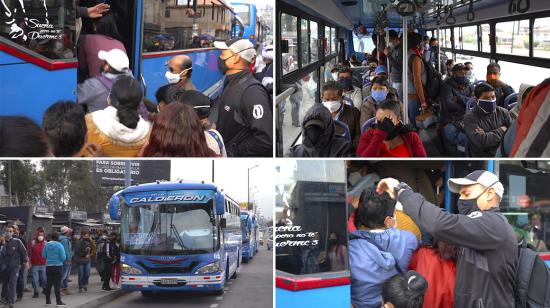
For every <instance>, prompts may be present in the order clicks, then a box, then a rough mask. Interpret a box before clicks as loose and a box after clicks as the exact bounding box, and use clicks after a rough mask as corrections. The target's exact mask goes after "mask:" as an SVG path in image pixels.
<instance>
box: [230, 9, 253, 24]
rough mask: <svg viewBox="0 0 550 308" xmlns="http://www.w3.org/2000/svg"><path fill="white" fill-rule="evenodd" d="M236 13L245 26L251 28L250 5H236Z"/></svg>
mask: <svg viewBox="0 0 550 308" xmlns="http://www.w3.org/2000/svg"><path fill="white" fill-rule="evenodd" d="M233 8H234V9H235V13H237V15H238V16H239V17H240V18H241V20H242V21H243V23H244V25H245V26H250V6H249V5H248V4H234V5H233Z"/></svg>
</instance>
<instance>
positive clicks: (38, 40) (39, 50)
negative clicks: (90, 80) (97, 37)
mask: <svg viewBox="0 0 550 308" xmlns="http://www.w3.org/2000/svg"><path fill="white" fill-rule="evenodd" d="M74 3H75V2H74V1H53V2H52V1H47V2H44V5H43V4H42V3H41V4H37V3H35V1H31V0H24V1H23V0H22V1H7V2H6V4H5V5H4V6H1V7H0V93H2V95H1V96H0V115H24V116H28V117H30V118H32V119H33V120H35V121H37V122H38V123H41V121H42V114H43V113H44V111H45V110H46V109H47V108H48V107H49V106H50V105H51V104H53V103H54V102H55V101H58V100H72V101H76V86H77V83H79V82H82V81H83V77H80V78H79V77H78V76H79V69H78V67H79V61H78V58H77V49H78V48H77V45H78V44H77V42H78V39H79V37H81V36H82V35H85V33H91V31H92V30H90V29H91V28H92V25H91V20H90V19H87V18H79V19H77V18H76V16H75V9H76V8H75V6H74ZM106 3H108V4H110V6H111V9H110V12H111V13H112V14H114V15H115V16H116V20H117V26H118V30H119V32H120V35H121V37H122V43H123V44H124V47H125V49H126V52H127V54H128V57H129V59H130V68H131V70H132V73H133V75H134V76H135V77H136V78H137V79H139V80H140V82H141V83H142V85H143V88H144V90H145V93H146V96H147V98H149V99H150V100H152V101H153V102H154V101H156V100H155V96H154V95H155V92H156V91H157V89H158V88H159V87H161V86H163V85H165V84H167V81H166V78H165V76H164V75H165V72H166V70H167V68H166V66H165V63H166V62H167V61H168V60H169V59H170V58H171V57H173V56H175V55H180V54H186V55H188V56H190V57H191V58H192V60H193V75H192V78H191V79H192V82H193V84H194V86H195V87H196V89H197V90H199V91H201V92H203V93H204V94H205V95H208V96H209V97H210V98H212V99H215V98H217V97H219V95H220V94H221V91H222V90H223V80H224V78H223V75H221V74H220V72H219V71H218V68H217V58H218V57H219V54H220V51H219V50H217V49H215V48H214V47H213V41H215V40H227V39H230V38H232V33H234V31H233V27H235V26H236V25H235V24H234V22H233V21H234V17H235V16H236V14H235V12H234V11H233V9H232V8H231V6H230V5H228V2H227V1H224V0H220V1H216V2H214V1H200V0H193V1H191V2H189V4H188V1H185V4H183V3H184V2H183V1H177V2H176V1H157V0H135V1H130V0H120V1H119V0H117V1H106ZM190 10H191V11H190ZM190 12H194V14H192V13H190Z"/></svg>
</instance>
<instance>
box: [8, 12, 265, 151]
mask: <svg viewBox="0 0 550 308" xmlns="http://www.w3.org/2000/svg"><path fill="white" fill-rule="evenodd" d="M105 6H107V5H105ZM94 16H95V17H97V18H95V19H93V21H92V25H93V27H92V29H91V30H90V31H89V32H84V31H83V32H82V33H81V35H80V36H79V38H78V43H77V45H78V60H79V61H78V65H79V67H78V80H79V84H78V85H77V90H76V95H77V100H76V103H75V102H72V101H58V102H55V103H54V104H52V105H51V106H50V107H49V108H48V109H47V110H46V111H45V113H44V115H43V121H42V127H40V126H39V125H38V124H37V123H35V122H34V121H33V120H31V119H29V118H27V117H23V116H2V117H0V156H2V157H45V156H56V157H74V156H78V157H98V156H106V157H137V156H147V157H224V156H234V157H242V156H253V157H266V156H267V157H271V156H272V153H273V147H272V145H273V140H272V139H273V116H272V106H273V105H272V94H271V91H272V89H273V67H272V65H273V57H274V53H273V46H272V45H269V44H267V43H264V44H262V45H261V48H260V50H259V53H260V55H258V56H257V52H256V50H255V49H254V45H253V43H252V42H251V41H250V40H248V39H241V38H235V39H231V40H228V41H226V42H221V41H220V42H215V43H214V46H215V47H216V48H217V49H219V50H220V51H221V55H220V56H219V58H218V59H217V61H218V63H217V66H218V70H219V71H220V73H222V75H224V76H225V77H224V78H225V84H224V89H223V93H222V94H221V96H220V97H219V98H217V100H216V101H212V100H211V99H210V98H209V97H207V96H205V95H204V94H203V93H201V92H199V91H197V89H196V88H195V86H194V85H193V82H192V73H193V61H192V59H191V57H189V56H187V55H183V54H182V55H176V56H174V57H173V58H171V59H170V60H169V61H168V62H167V64H166V66H167V71H166V73H165V77H166V85H165V86H162V87H160V88H159V89H158V90H157V91H156V95H155V97H156V100H157V101H156V102H153V101H151V100H149V99H148V98H147V97H145V96H144V93H143V88H142V85H141V82H140V81H138V80H137V79H136V78H135V76H133V74H132V68H131V67H130V61H129V58H128V55H127V52H126V49H125V47H124V44H123V43H122V39H121V35H120V34H119V32H118V29H117V24H116V21H115V17H114V15H113V14H111V13H109V12H108V6H107V8H103V10H102V11H101V14H97V15H94Z"/></svg>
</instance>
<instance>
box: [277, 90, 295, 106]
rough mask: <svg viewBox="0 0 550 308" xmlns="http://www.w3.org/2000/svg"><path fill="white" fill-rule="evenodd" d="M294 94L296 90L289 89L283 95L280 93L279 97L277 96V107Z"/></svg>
mask: <svg viewBox="0 0 550 308" xmlns="http://www.w3.org/2000/svg"><path fill="white" fill-rule="evenodd" d="M294 92H295V90H294V88H288V89H286V90H284V91H283V92H282V93H280V94H279V95H277V96H275V105H278V104H279V103H281V102H282V101H284V100H286V99H287V98H289V97H290V96H291V95H292V94H294Z"/></svg>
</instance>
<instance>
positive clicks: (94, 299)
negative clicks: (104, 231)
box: [15, 269, 126, 308]
mask: <svg viewBox="0 0 550 308" xmlns="http://www.w3.org/2000/svg"><path fill="white" fill-rule="evenodd" d="M70 279H71V280H72V282H69V292H71V295H64V294H63V292H61V300H62V301H63V302H64V303H65V304H67V307H77V308H95V307H99V306H101V305H105V304H106V303H109V302H111V301H113V300H114V299H116V298H117V297H119V296H122V295H124V294H125V293H126V292H125V291H123V290H114V291H103V290H101V279H100V278H99V275H98V273H97V271H95V270H94V269H92V273H91V275H90V280H89V284H88V292H82V293H78V275H76V274H75V275H71V278H70ZM27 287H28V288H29V289H31V292H25V293H23V300H22V301H20V302H16V303H15V307H16V308H37V307H40V308H44V307H55V294H54V290H53V287H52V291H51V300H52V304H53V305H52V306H45V305H46V297H45V295H44V294H42V289H40V296H39V297H38V298H32V296H33V292H32V283H31V280H30V279H29V280H28V286H27Z"/></svg>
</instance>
